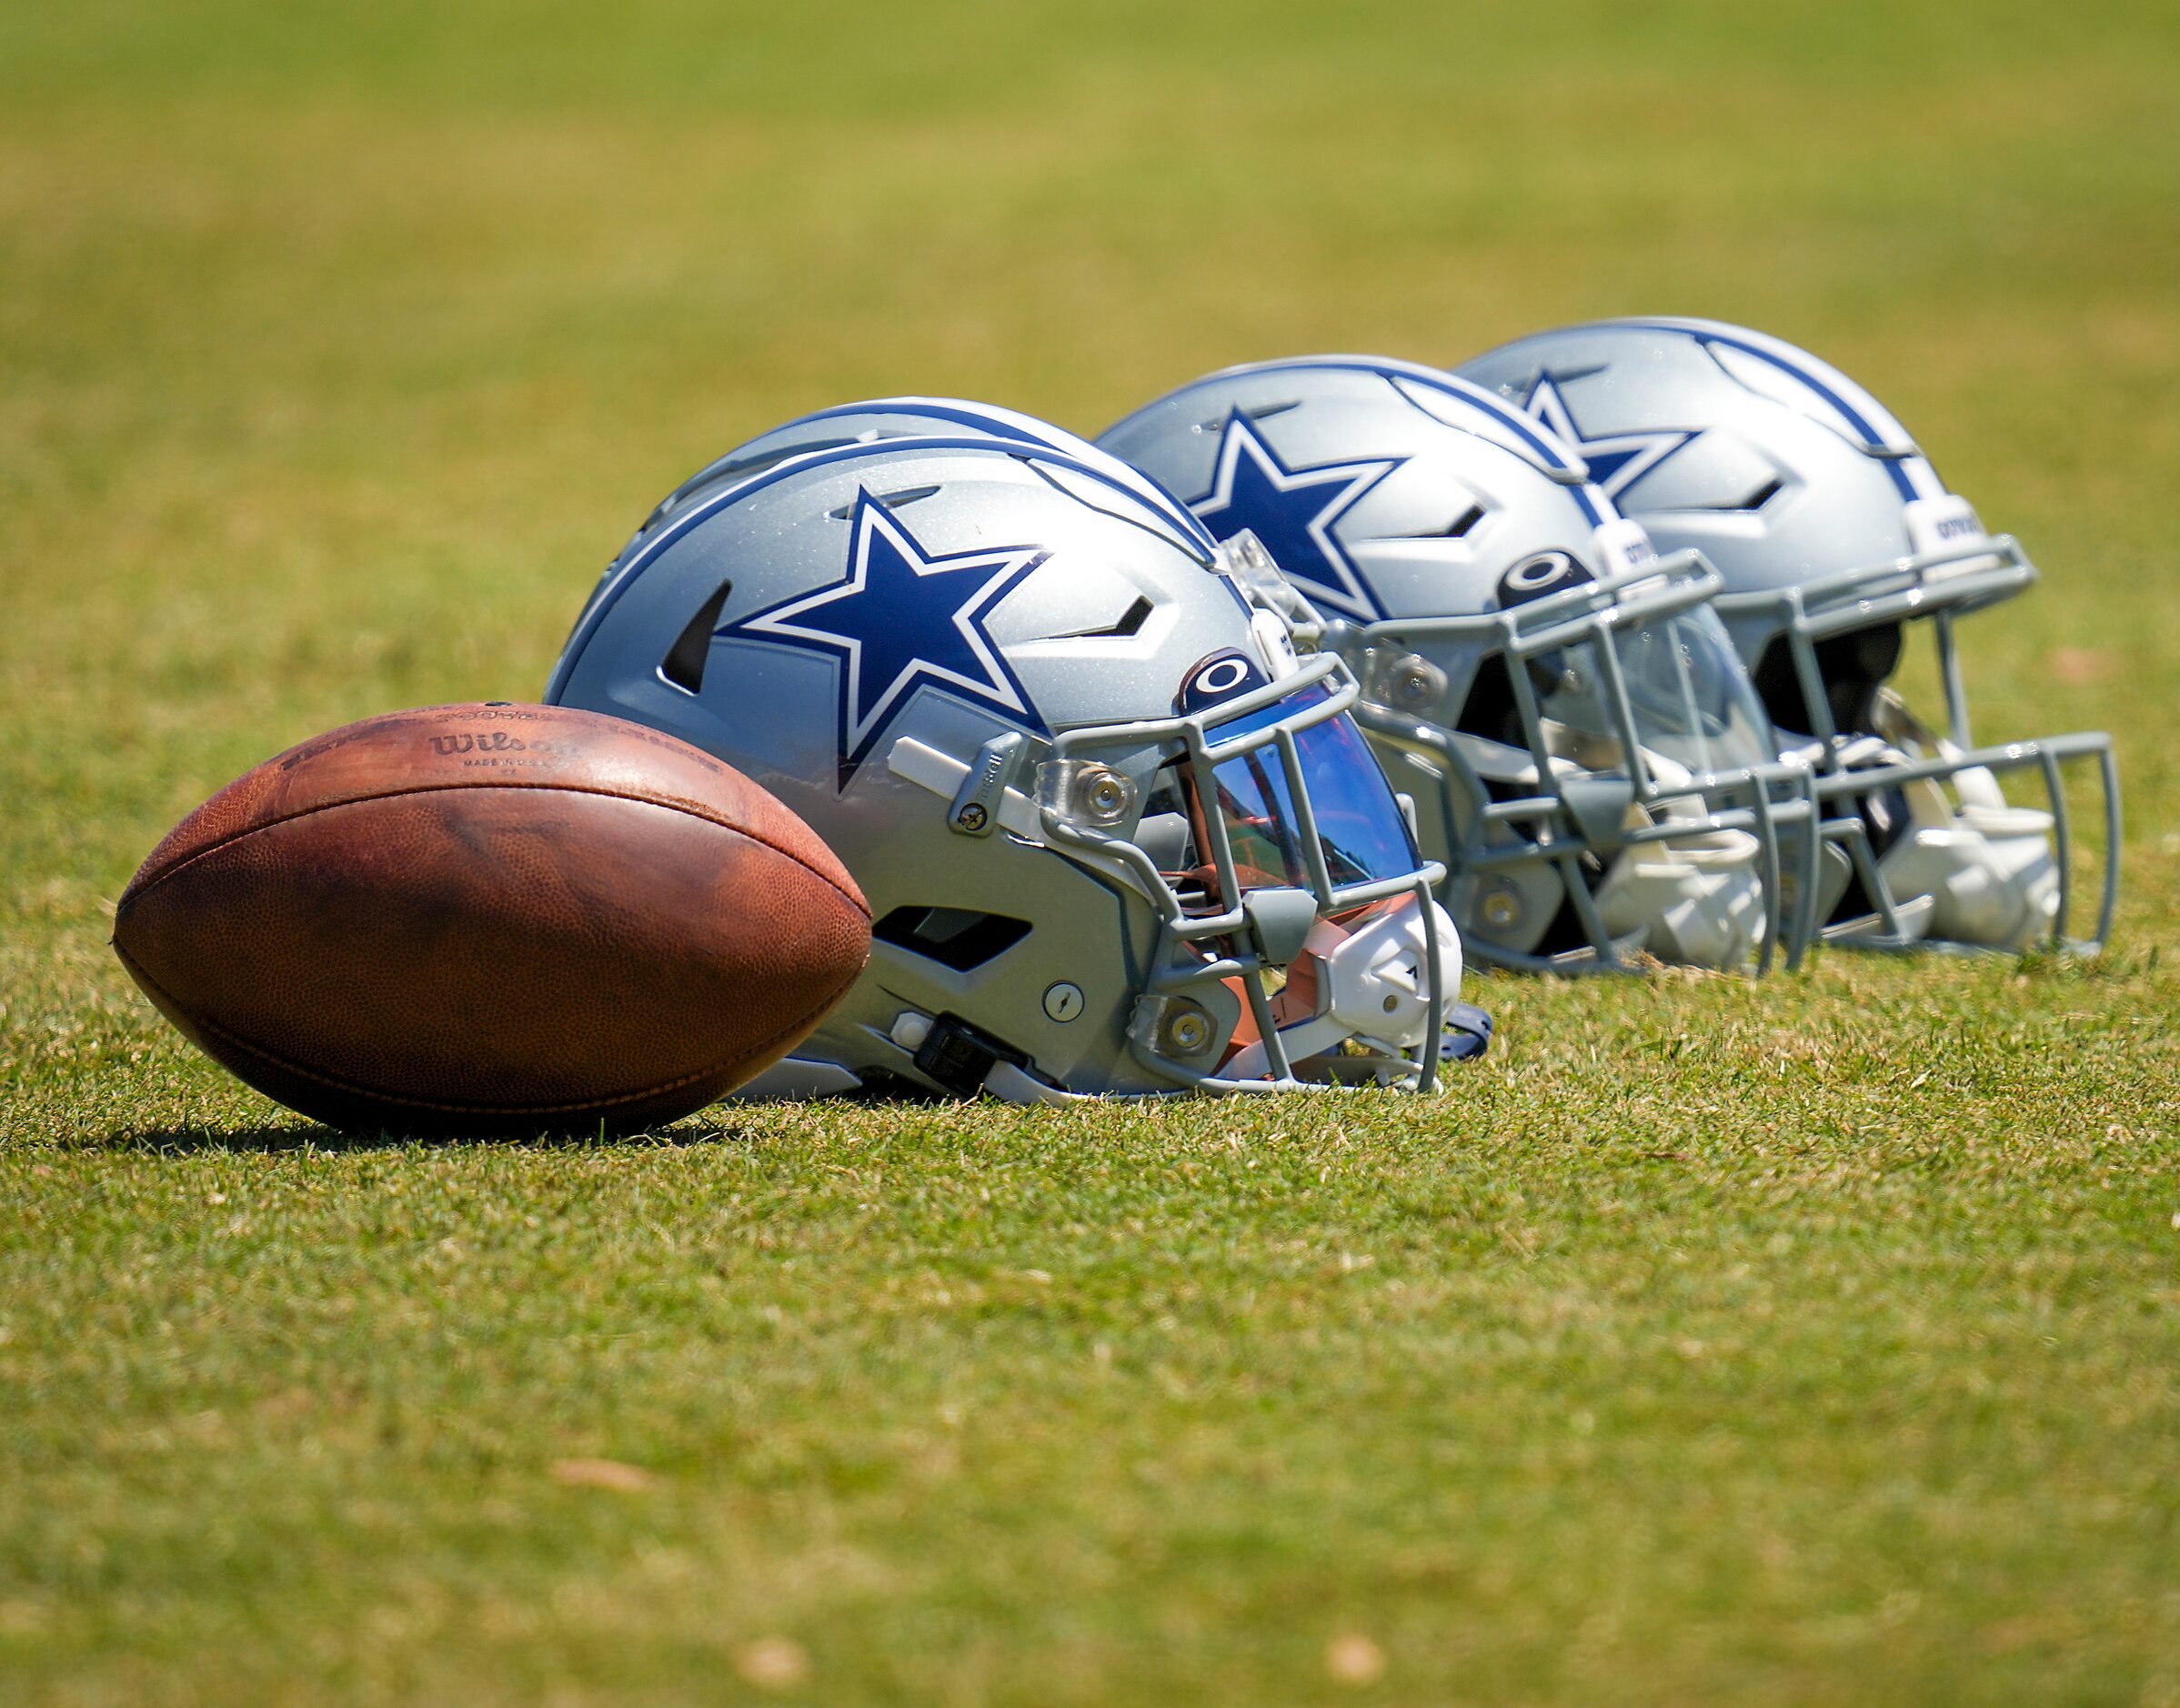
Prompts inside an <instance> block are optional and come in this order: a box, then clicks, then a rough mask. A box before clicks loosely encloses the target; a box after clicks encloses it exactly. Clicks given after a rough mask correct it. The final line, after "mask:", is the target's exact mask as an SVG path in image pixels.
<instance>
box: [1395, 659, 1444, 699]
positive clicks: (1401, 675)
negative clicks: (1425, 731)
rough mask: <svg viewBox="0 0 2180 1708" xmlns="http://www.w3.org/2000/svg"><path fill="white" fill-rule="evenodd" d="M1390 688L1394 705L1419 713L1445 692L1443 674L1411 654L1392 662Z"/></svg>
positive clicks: (1427, 662)
mask: <svg viewBox="0 0 2180 1708" xmlns="http://www.w3.org/2000/svg"><path fill="white" fill-rule="evenodd" d="M1391 688H1392V699H1393V703H1394V704H1395V705H1397V706H1401V707H1403V708H1406V709H1408V710H1411V711H1420V710H1421V709H1422V708H1424V707H1426V706H1429V705H1431V704H1432V702H1434V701H1435V700H1436V699H1437V698H1438V697H1439V696H1440V695H1442V694H1443V693H1444V692H1445V691H1446V676H1445V672H1444V671H1442V670H1441V669H1440V668H1438V667H1437V666H1436V665H1434V664H1432V662H1431V661H1430V660H1429V659H1428V658H1422V657H1421V656H1419V655H1418V654H1415V653H1412V652H1411V653H1410V654H1408V655H1407V656H1406V657H1405V658H1398V659H1395V660H1394V662H1393V667H1392V680H1391Z"/></svg>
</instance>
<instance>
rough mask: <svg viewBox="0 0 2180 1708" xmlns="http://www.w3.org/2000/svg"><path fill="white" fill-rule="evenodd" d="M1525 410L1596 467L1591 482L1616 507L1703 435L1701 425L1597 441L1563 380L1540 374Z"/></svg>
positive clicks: (1611, 435)
mask: <svg viewBox="0 0 2180 1708" xmlns="http://www.w3.org/2000/svg"><path fill="white" fill-rule="evenodd" d="M1522 407H1523V408H1524V409H1526V410H1528V411H1529V413H1530V414H1531V415H1533V416H1535V417H1537V419H1538V420H1540V421H1542V423H1543V424H1544V425H1545V426H1546V427H1550V428H1551V429H1552V431H1553V432H1554V433H1556V434H1558V435H1559V436H1560V437H1562V438H1563V439H1565V440H1566V441H1567V443H1568V444H1569V445H1570V446H1572V447H1573V449H1574V452H1575V454H1576V455H1577V456H1579V457H1581V458H1582V461H1583V462H1585V463H1587V464H1588V465H1589V466H1590V478H1591V480H1592V481H1593V482H1594V483H1595V484H1596V485H1598V486H1600V487H1603V488H1604V496H1605V497H1608V498H1610V499H1612V501H1613V502H1614V503H1615V504H1617V503H1618V502H1619V501H1620V495H1621V494H1622V493H1623V492H1625V491H1626V490H1627V489H1628V488H1629V487H1632V486H1633V485H1634V484H1635V482H1637V481H1638V480H1640V479H1642V478H1643V476H1645V475H1647V474H1648V473H1650V471H1651V470H1652V469H1653V468H1655V467H1657V466H1658V465H1659V464H1660V463H1662V462H1663V461H1664V460H1665V459H1666V458H1667V457H1671V456H1672V455H1673V452H1675V451H1677V450H1679V449H1680V448H1681V447H1683V445H1686V444H1687V443H1688V442H1689V441H1690V440H1691V439H1693V438H1695V437H1699V436H1700V435H1701V433H1702V431H1703V429H1702V428H1701V427H1631V428H1629V429H1628V430H1627V431H1625V432H1622V433H1605V434H1601V435H1599V436H1598V437H1595V438H1592V437H1590V436H1589V435H1588V434H1587V433H1584V432H1583V431H1582V425H1581V423H1579V422H1578V421H1576V420H1575V418H1574V411H1573V410H1572V409H1571V408H1569V407H1567V399H1566V397H1565V396H1564V395H1563V394H1562V392H1561V390H1560V385H1559V381H1558V380H1556V379H1554V378H1553V377H1552V376H1551V375H1550V374H1540V375H1538V376H1537V382H1536V384H1535V385H1534V386H1533V387H1531V388H1530V393H1529V396H1528V397H1526V398H1524V399H1523V400H1522Z"/></svg>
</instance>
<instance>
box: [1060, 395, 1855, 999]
mask: <svg viewBox="0 0 2180 1708" xmlns="http://www.w3.org/2000/svg"><path fill="white" fill-rule="evenodd" d="M1098 442H1099V443H1100V445H1102V446H1103V447H1105V448H1106V449H1108V450H1110V451H1111V452H1113V453H1114V454H1115V455H1116V456H1119V457H1123V458H1125V459H1126V460H1127V461H1129V462H1130V463H1133V464H1134V465H1135V466H1136V467H1140V468H1141V469H1143V470H1144V471H1145V472H1146V473H1148V474H1150V476H1151V477H1153V478H1155V479H1157V480H1158V481H1159V482H1160V483H1161V484H1162V485H1164V486H1165V487H1167V488H1168V489H1170V491H1172V492H1174V493H1176V494H1178V495H1180V497H1182V498H1183V499H1185V500H1186V501H1187V502H1188V504H1189V505H1190V507H1191V508H1192V509H1193V510H1194V511H1195V513H1196V515H1197V517H1198V518H1199V519H1200V520H1201V521H1202V522H1203V523H1204V524H1205V525H1206V526H1207V527H1209V528H1210V529H1211V532H1212V533H1213V534H1214V535H1217V536H1219V537H1221V538H1225V539H1228V540H1230V541H1231V546H1230V549H1231V550H1234V551H1236V553H1237V555H1240V556H1243V557H1246V556H1248V555H1249V554H1250V551H1251V542H1252V541H1253V542H1261V547H1262V548H1263V549H1264V550H1265V551H1267V552H1268V553H1269V554H1270V557H1271V561H1272V563H1273V564H1275V565H1276V566H1277V567H1278V569H1279V570H1280V572H1281V574H1282V575H1283V576H1284V577H1285V578H1287V580H1288V581H1289V582H1290V583H1291V585H1292V586H1293V587H1294V588H1297V589H1298V590H1299V591H1300V593H1301V595H1302V596H1303V597H1304V598H1306V599H1307V601H1308V603H1309V605H1310V606H1311V607H1312V608H1314V610H1315V613H1316V615H1317V617H1318V618H1319V619H1320V627H1321V641H1322V644H1323V645H1324V646H1326V647H1327V648H1331V649H1332V650H1334V651H1337V652H1338V653H1339V654H1340V655H1341V657H1342V658H1345V659H1346V660H1347V661H1348V663H1349V665H1350V666H1351V668H1352V669H1353V670H1354V672H1355V674H1356V676H1357V677H1358V678H1359V679H1360V681H1361V688H1362V704H1361V707H1360V708H1359V709H1358V712H1357V718H1358V719H1359V721H1361V724H1362V727H1363V728H1364V729H1365V730H1366V731H1367V733H1368V734H1369V737H1370V740H1371V747H1372V748H1373V749H1374V750H1375V751H1376V753H1377V755H1378V758H1379V759H1380V761H1381V763H1382V764H1383V766H1384V768H1385V771H1386V774H1387V776H1388V777H1389V778H1390V779H1391V780H1392V783H1393V786H1394V787H1395V788H1396V789H1401V790H1403V791H1408V792H1410V793H1411V794H1412V795H1413V796H1414V797H1415V798H1416V799H1418V801H1419V807H1420V810H1419V825H1420V829H1421V831H1422V845H1423V848H1424V849H1425V851H1426V853H1427V854H1428V855H1429V856H1430V857H1431V858H1432V859H1437V860H1440V861H1442V863H1443V864H1444V865H1445V866H1446V868H1447V869H1448V871H1449V873H1450V876H1449V878H1448V879H1447V881H1446V887H1445V889H1444V900H1445V902H1446V905H1447V907H1448V908H1449V909H1451V910H1452V914H1453V916H1454V918H1455V919H1456V920H1457V921H1458V922H1459V924H1460V928H1461V931H1462V939H1463V941H1464V942H1465V943H1466V945H1467V947H1468V951H1469V953H1470V955H1471V957H1472V958H1473V959H1478V960H1488V961H1491V962H1494V963H1497V964H1499V965H1502V966H1512V967H1522V968H1545V969H1552V970H1577V969H1581V968H1586V967H1595V966H1612V965H1616V964H1623V963H1624V962H1625V960H1626V959H1627V957H1628V956H1629V954H1630V953H1631V951H1632V950H1634V949H1646V950H1647V951H1649V952H1650V953H1651V954H1653V955H1655V956H1657V957H1658V958H1660V959H1665V960H1671V961H1678V962H1683V963H1685V964H1691V965H1696V966H1705V967H1723V968H1738V967H1742V966H1743V965H1745V964H1747V963H1748V962H1749V961H1750V960H1751V959H1755V960H1757V962H1758V964H1759V965H1768V964H1769V961H1770V959H1771V955H1772V952H1773V946H1774V945H1775V944H1777V943H1778V942H1780V940H1781V938H1782V935H1783V932H1782V926H1781V912H1782V909H1781V903H1780V897H1781V893H1782V888H1783V886H1782V884H1781V881H1780V863H1781V848H1782V845H1783V843H1784V844H1786V845H1788V846H1790V847H1792V848H1793V849H1796V850H1797V852H1796V854H1795V859H1798V860H1800V861H1802V863H1803V865H1804V866H1806V867H1807V868H1808V869H1810V870H1813V852H1814V849H1815V839H1814V838H1813V836H1812V835H1810V834H1809V827H1810V826H1811V824H1812V823H1813V810H1814V809H1813V804H1812V800H1811V797H1810V789H1809V778H1808V774H1807V770H1806V768H1796V767H1793V766H1792V765H1789V764H1784V763H1782V762H1780V761H1779V759H1778V758H1777V755H1776V752H1775V750H1774V749H1775V746H1776V744H1775V743H1774V742H1773V738H1772V734H1771V730H1770V728H1769V726H1768V724H1767V723H1766V722H1765V720H1764V718H1763V708H1761V706H1759V704H1758V703H1757V700H1756V697H1755V695H1754V693H1753V690H1752V689H1751V688H1750V686H1749V681H1748V678H1747V674H1746V672H1744V671H1743V668H1741V664H1740V661H1739V659H1738V658H1736V657H1735V656H1734V653H1733V647H1732V645H1731V644H1730V643H1729V642H1728V640H1727V638H1726V636H1725V632H1724V630H1723V628H1720V626H1719V623H1718V619H1717V618H1715V617H1714V616H1713V614H1712V613H1711V611H1710V610H1709V608H1708V606H1707V603H1706V601H1707V600H1708V599H1709V598H1710V596H1711V595H1712V594H1713V592H1714V591H1715V590H1716V588H1717V586H1718V581H1717V578H1716V576H1715V575H1713V573H1712V571H1711V570H1710V568H1708V566H1706V565H1705V564H1704V563H1703V561H1702V560H1701V558H1698V557H1697V556H1696V555H1695V554H1693V553H1692V552H1684V553H1682V554H1680V555H1679V556H1677V557H1674V558H1665V559H1660V558H1658V557H1657V556H1656V554H1655V553H1654V552H1653V550H1652V548H1651V545H1650V542H1649V540H1648V539H1647V538H1645V537H1644V535H1643V530H1642V528H1640V527H1637V526H1636V525H1634V524H1633V523H1632V522H1629V521H1627V520H1625V519H1623V518H1622V517H1620V516H1619V514H1618V513H1617V512H1616V511H1615V510H1614V509H1613V508H1612V502H1611V500H1610V499H1608V498H1607V497H1605V496H1604V494H1603V493H1602V492H1601V491H1599V490H1598V488H1597V487H1595V486H1593V485H1592V484H1591V483H1590V482H1589V481H1588V480H1587V479H1586V477H1585V476H1584V473H1583V470H1582V465H1581V463H1580V462H1579V461H1578V460H1577V459H1576V458H1575V457H1574V456H1573V455H1572V453H1571V452H1570V451H1568V450H1567V449H1566V448H1565V447H1563V446H1562V445H1561V444H1560V443H1559V441H1558V440H1557V439H1556V438H1554V437H1552V435H1551V434H1550V433H1549V432H1546V431H1543V430H1542V429H1541V428H1539V427H1537V426H1536V424H1535V423H1534V422H1533V421H1532V420H1531V419H1529V418H1528V417H1525V416H1523V415H1522V414H1521V413H1520V412H1519V411H1517V410H1514V409H1512V408H1510V407H1508V406H1507V405H1506V404H1505V403H1504V402H1503V401H1502V400H1501V399H1499V398H1497V397H1492V395H1490V394H1489V393H1487V392H1483V391H1482V390H1479V389H1478V388H1477V387H1473V386H1471V385H1469V384H1467V383H1466V382H1464V381H1461V380H1458V379H1455V378H1453V377H1452V376H1450V375H1446V374H1443V373H1440V372H1438V371H1437V370H1435V369H1431V368H1426V367H1417V366H1415V365H1413V364H1411V363H1405V362H1396V361H1391V360H1387V359H1383V358H1380V357H1306V358H1302V359H1300V360H1294V361H1282V362H1267V363H1260V364H1256V365H1253V366H1251V367H1236V368H1230V369H1228V370H1226V371H1224V372H1222V373H1218V374H1213V375H1211V376H1210V377H1207V378H1204V379H1200V380H1197V381H1196V382H1194V383H1193V384H1191V385H1188V386H1184V387H1181V388H1180V390H1178V391H1175V392H1171V393H1170V394H1168V395H1167V396H1166V397H1161V398H1160V399H1159V400H1158V401H1157V402H1155V403H1152V404H1150V405H1149V406H1148V407H1144V408H1142V409H1140V410H1138V411H1137V412H1136V413H1135V414H1133V415H1131V416H1130V417H1127V418H1126V419H1125V420H1123V421H1121V422H1120V423H1119V424H1118V425H1117V426H1115V427H1111V428H1110V429H1109V430H1108V431H1107V432H1106V433H1104V434H1103V435H1102V436H1100V439H1099V441H1098ZM1797 832H1798V837H1797ZM1804 925H1805V915H1804V914H1803V910H1801V909H1793V910H1791V912H1790V918H1789V924H1788V927H1787V929H1786V930H1785V932H1784V935H1785V937H1786V939H1787V944H1786V946H1787V949H1788V951H1789V954H1790V956H1793V957H1798V955H1799V953H1800V948H1801V940H1802V937H1803V929H1801V928H1802V927H1803V926H1804Z"/></svg>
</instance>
